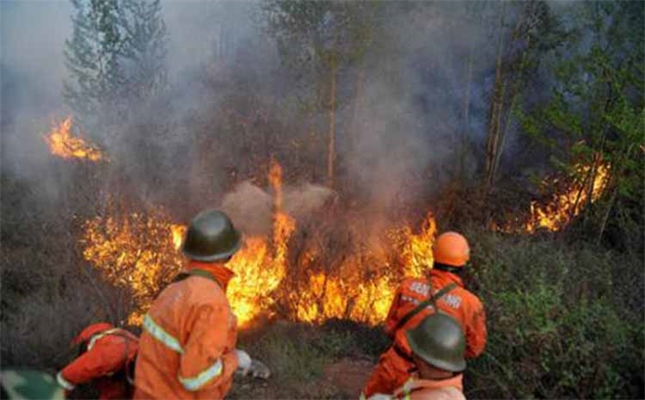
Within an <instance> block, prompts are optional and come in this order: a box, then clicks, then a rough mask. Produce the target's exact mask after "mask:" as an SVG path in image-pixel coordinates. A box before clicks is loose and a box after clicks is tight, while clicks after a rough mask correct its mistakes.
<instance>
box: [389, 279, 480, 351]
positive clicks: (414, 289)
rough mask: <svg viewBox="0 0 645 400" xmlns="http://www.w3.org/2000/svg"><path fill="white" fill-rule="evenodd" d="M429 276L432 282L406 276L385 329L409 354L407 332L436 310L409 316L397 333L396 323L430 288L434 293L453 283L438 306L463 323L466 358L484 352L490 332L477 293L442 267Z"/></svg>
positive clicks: (426, 295)
mask: <svg viewBox="0 0 645 400" xmlns="http://www.w3.org/2000/svg"><path fill="white" fill-rule="evenodd" d="M430 276H431V278H430V279H431V283H432V284H431V285H430V284H429V283H428V280H427V279H425V278H407V279H405V280H404V281H403V283H402V284H401V286H399V288H398V289H397V291H396V294H395V295H394V300H393V301H392V305H391V306H390V311H389V313H388V316H387V319H386V321H385V331H386V332H387V333H388V335H390V336H391V337H393V339H394V342H395V345H397V346H398V347H399V348H400V349H402V350H404V351H405V352H406V354H411V351H410V346H409V345H408V343H407V339H406V337H405V332H406V331H407V330H408V329H409V328H411V327H414V326H417V325H418V324H419V322H421V321H422V320H423V319H424V318H425V317H426V316H428V315H429V314H431V313H433V312H434V310H432V309H426V310H423V311H421V312H419V313H418V314H417V315H415V316H414V317H413V318H412V319H410V321H408V322H407V323H406V324H405V325H404V326H403V327H401V328H400V329H399V330H398V331H397V332H392V330H393V329H394V327H395V326H396V325H397V322H398V321H399V319H401V318H402V317H403V316H404V315H405V314H407V313H408V312H409V311H410V310H412V309H414V308H415V307H416V306H417V305H418V304H419V303H420V302H422V301H423V300H425V299H427V298H428V296H429V294H430V290H432V293H434V292H436V291H438V290H440V289H441V288H442V287H444V286H446V285H448V284H450V283H452V282H454V283H457V285H458V286H457V287H456V288H455V289H453V290H452V291H450V292H449V293H448V294H446V295H444V296H442V297H441V298H440V299H439V300H438V301H437V306H438V307H439V309H441V311H442V312H444V313H446V314H448V315H450V316H451V317H453V318H454V319H455V320H457V321H458V322H459V323H460V324H461V327H462V328H463V330H464V333H465V336H466V354H465V356H466V357H467V358H474V357H477V356H478V355H480V354H481V353H482V351H484V347H486V337H487V332H486V315H485V312H484V306H483V305H482V303H481V301H480V300H479V299H478V298H477V296H475V295H474V294H472V293H471V292H469V291H468V290H466V289H465V288H464V287H463V286H464V285H463V282H462V281H461V278H459V276H457V275H455V274H452V273H449V272H445V271H440V270H431V271H430Z"/></svg>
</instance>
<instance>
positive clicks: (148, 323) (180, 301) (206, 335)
mask: <svg viewBox="0 0 645 400" xmlns="http://www.w3.org/2000/svg"><path fill="white" fill-rule="evenodd" d="M195 269H199V270H201V271H206V272H208V273H209V274H210V275H211V277H212V278H213V279H211V278H209V277H204V276H199V275H190V276H189V277H187V278H185V279H183V280H181V281H178V282H175V283H172V284H170V285H169V286H168V287H167V288H166V289H165V290H164V291H163V292H162V293H161V294H160V295H159V297H158V298H157V299H156V300H155V301H154V303H153V304H152V307H151V308H150V311H148V314H147V315H146V316H145V317H144V321H143V328H144V332H143V334H142V336H141V340H140V344H139V356H138V358H137V367H136V377H135V386H136V390H135V394H134V398H135V399H206V398H208V399H221V398H224V396H226V394H227V393H228V391H229V389H230V387H231V384H232V380H233V373H234V372H235V370H236V369H237V363H238V362H237V356H236V354H235V352H234V350H235V343H236V341H237V319H236V318H235V315H234V314H233V312H232V311H231V308H230V306H229V303H228V300H227V299H226V296H225V291H226V286H227V284H228V281H229V280H230V279H231V277H232V276H233V272H232V271H230V270H229V269H227V268H225V267H223V266H217V265H213V264H203V263H198V262H194V261H191V262H190V263H189V264H188V266H187V271H188V273H190V272H191V271H193V270H195Z"/></svg>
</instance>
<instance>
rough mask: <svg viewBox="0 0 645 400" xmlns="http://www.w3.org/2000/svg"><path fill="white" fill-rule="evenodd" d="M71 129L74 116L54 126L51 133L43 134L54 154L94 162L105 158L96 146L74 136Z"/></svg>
mask: <svg viewBox="0 0 645 400" xmlns="http://www.w3.org/2000/svg"><path fill="white" fill-rule="evenodd" d="M71 130H72V117H67V118H66V119H65V120H64V121H63V122H61V123H60V125H58V126H54V127H53V128H52V130H51V132H49V135H47V136H43V140H44V141H45V142H46V143H47V145H49V150H50V151H51V153H52V154H54V155H56V156H59V157H62V158H80V159H86V160H90V161H94V162H96V161H100V160H103V159H105V156H104V155H103V154H101V152H100V151H99V150H98V149H97V148H96V146H94V145H92V144H90V143H87V142H85V141H84V140H83V139H81V138H80V137H74V136H73V135H72V133H71Z"/></svg>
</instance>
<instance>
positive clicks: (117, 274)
mask: <svg viewBox="0 0 645 400" xmlns="http://www.w3.org/2000/svg"><path fill="white" fill-rule="evenodd" d="M110 208H111V209H114V208H115V207H113V206H112V207H110ZM83 228H84V235H83V239H82V240H81V243H82V244H83V245H84V249H83V257H84V258H85V260H87V261H88V262H90V263H91V264H92V265H93V267H94V268H96V269H97V270H99V271H100V272H101V273H102V275H103V277H104V278H105V279H106V280H107V281H108V282H110V283H112V284H113V285H114V286H117V287H122V288H128V289H129V290H130V293H131V294H132V302H133V306H134V309H135V311H134V312H133V313H132V314H131V315H130V316H129V317H128V322H129V323H138V322H139V323H140V319H141V315H143V313H145V311H147V309H148V308H149V306H150V303H151V302H152V300H153V299H154V297H155V296H156V294H157V292H158V289H159V288H160V287H161V286H162V285H163V284H164V283H167V282H169V280H170V279H172V277H173V276H174V275H175V274H176V272H177V271H179V270H180V268H181V258H180V257H178V254H177V252H176V250H175V247H174V244H173V243H172V241H170V240H167V238H168V237H171V236H172V232H173V225H172V224H171V223H170V222H169V219H168V218H167V216H166V214H165V212H164V211H163V210H162V209H154V210H152V211H151V212H150V213H149V214H147V215H144V214H140V213H130V214H119V213H118V212H114V213H113V215H111V216H108V217H103V216H97V217H95V218H93V219H90V220H88V221H86V222H85V223H84V226H83Z"/></svg>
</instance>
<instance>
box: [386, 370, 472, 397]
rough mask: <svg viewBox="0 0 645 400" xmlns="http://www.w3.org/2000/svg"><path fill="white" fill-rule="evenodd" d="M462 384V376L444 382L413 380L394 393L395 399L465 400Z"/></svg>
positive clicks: (443, 380)
mask: <svg viewBox="0 0 645 400" xmlns="http://www.w3.org/2000/svg"><path fill="white" fill-rule="evenodd" d="M462 382H463V375H462V374H459V375H456V376H454V377H452V378H449V379H442V380H429V379H414V378H411V379H410V380H408V381H407V382H406V383H405V384H404V385H403V386H402V387H400V388H398V389H397V390H395V391H394V397H395V398H396V399H403V400H465V399H466V397H465V396H464V393H463V383H462Z"/></svg>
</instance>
